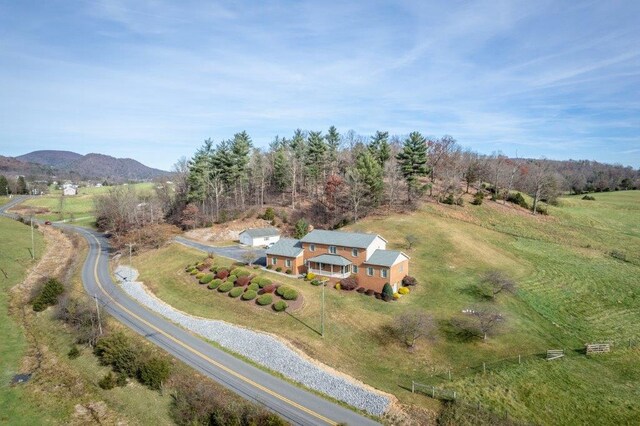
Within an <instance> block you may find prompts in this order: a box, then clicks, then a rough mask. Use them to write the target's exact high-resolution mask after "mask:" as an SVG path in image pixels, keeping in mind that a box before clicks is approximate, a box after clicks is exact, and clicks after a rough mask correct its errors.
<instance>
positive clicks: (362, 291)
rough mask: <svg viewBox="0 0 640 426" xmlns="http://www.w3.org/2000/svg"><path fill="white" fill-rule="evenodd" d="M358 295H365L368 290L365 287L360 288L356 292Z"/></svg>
mask: <svg viewBox="0 0 640 426" xmlns="http://www.w3.org/2000/svg"><path fill="white" fill-rule="evenodd" d="M356 291H357V292H358V293H364V292H365V291H366V288H364V287H358V289H357V290H356Z"/></svg>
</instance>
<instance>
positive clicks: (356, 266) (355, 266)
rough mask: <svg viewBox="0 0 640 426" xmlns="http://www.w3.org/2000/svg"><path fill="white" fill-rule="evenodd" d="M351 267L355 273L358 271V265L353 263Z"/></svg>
mask: <svg viewBox="0 0 640 426" xmlns="http://www.w3.org/2000/svg"><path fill="white" fill-rule="evenodd" d="M351 269H353V273H354V274H357V273H358V265H353V266H352V267H351Z"/></svg>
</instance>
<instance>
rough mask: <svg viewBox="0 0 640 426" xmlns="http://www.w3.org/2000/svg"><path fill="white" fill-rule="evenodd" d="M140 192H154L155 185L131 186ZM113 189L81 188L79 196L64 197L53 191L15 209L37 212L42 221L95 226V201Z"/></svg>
mask: <svg viewBox="0 0 640 426" xmlns="http://www.w3.org/2000/svg"><path fill="white" fill-rule="evenodd" d="M129 186H131V187H132V188H135V189H136V190H137V191H139V192H151V191H153V183H138V184H132V185H129ZM111 188H113V187H110V186H103V187H99V188H96V187H81V188H78V195H73V196H64V197H63V196H62V191H61V190H59V189H52V190H51V193H50V194H47V195H43V196H39V197H36V198H32V199H30V200H27V201H25V202H24V203H22V204H21V206H22V207H23V209H14V210H15V211H16V212H18V213H22V214H28V210H29V209H28V208H33V209H35V210H36V215H35V216H36V217H37V218H39V219H42V220H50V221H59V220H67V221H71V222H73V223H74V224H75V225H80V226H89V227H91V226H93V225H94V222H95V212H94V199H95V197H96V195H100V194H105V193H107V192H108V191H109V190H110V189H111Z"/></svg>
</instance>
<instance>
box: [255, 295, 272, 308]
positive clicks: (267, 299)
mask: <svg viewBox="0 0 640 426" xmlns="http://www.w3.org/2000/svg"><path fill="white" fill-rule="evenodd" d="M271 302H273V296H271V295H270V294H263V295H262V296H260V297H258V298H257V299H256V303H257V304H258V305H260V306H266V305H270V304H271Z"/></svg>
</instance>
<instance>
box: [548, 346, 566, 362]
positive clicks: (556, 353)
mask: <svg viewBox="0 0 640 426" xmlns="http://www.w3.org/2000/svg"><path fill="white" fill-rule="evenodd" d="M563 356H564V349H549V350H547V361H551V360H554V359H559V358H562V357H563Z"/></svg>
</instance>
